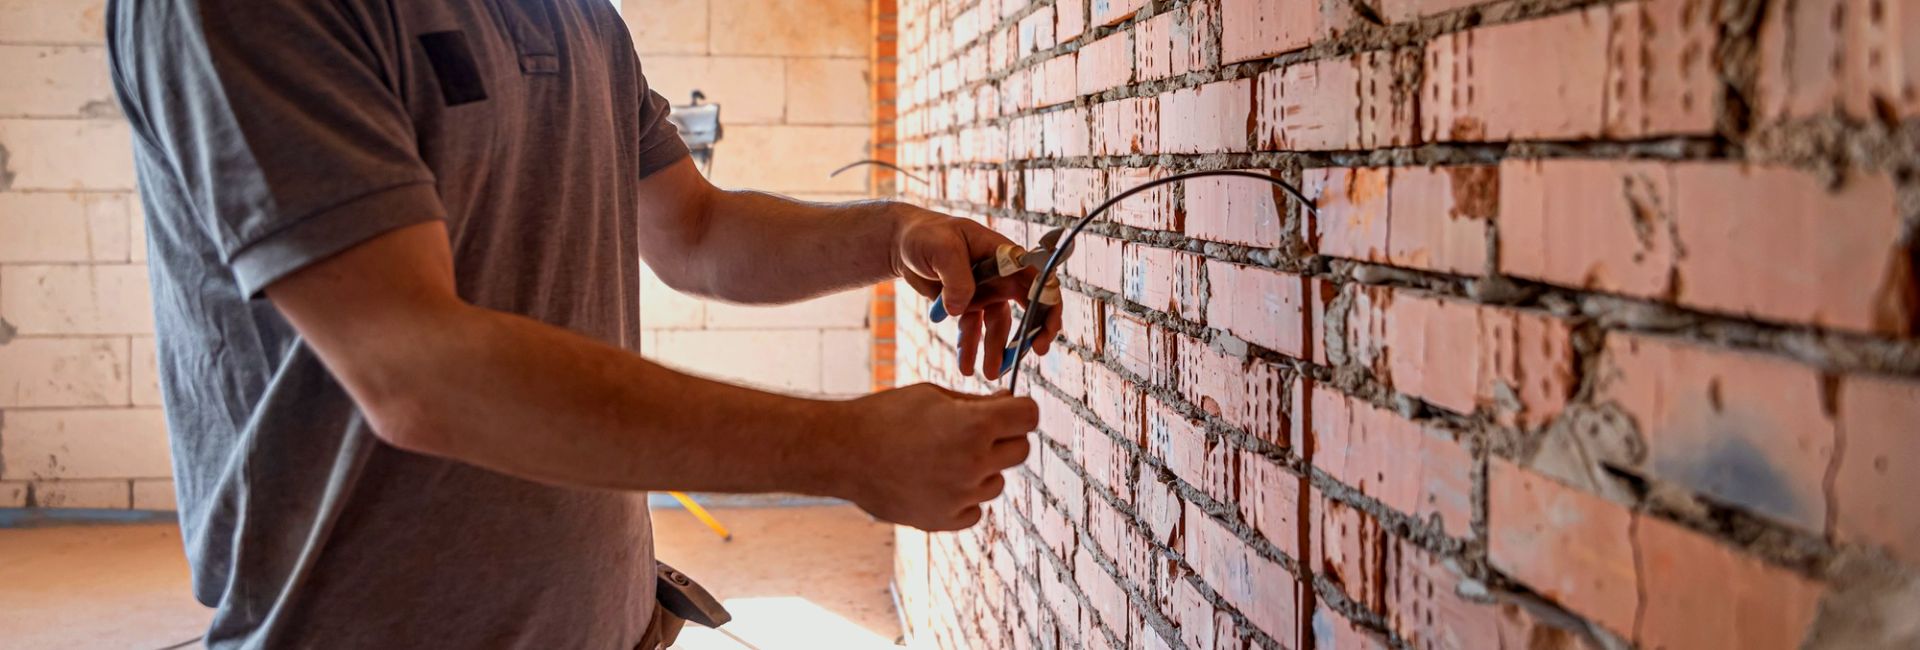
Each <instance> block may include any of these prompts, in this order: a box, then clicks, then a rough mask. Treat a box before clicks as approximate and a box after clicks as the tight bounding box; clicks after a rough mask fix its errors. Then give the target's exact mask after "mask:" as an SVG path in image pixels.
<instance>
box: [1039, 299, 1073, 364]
mask: <svg viewBox="0 0 1920 650" xmlns="http://www.w3.org/2000/svg"><path fill="white" fill-rule="evenodd" d="M1062 311H1066V310H1064V309H1061V308H1059V307H1055V308H1053V309H1049V310H1047V323H1046V325H1044V326H1042V327H1041V328H1040V336H1039V338H1035V339H1034V340H1033V353H1034V354H1041V355H1044V354H1046V353H1047V351H1048V350H1052V349H1053V340H1054V339H1056V338H1059V337H1060V312H1062Z"/></svg>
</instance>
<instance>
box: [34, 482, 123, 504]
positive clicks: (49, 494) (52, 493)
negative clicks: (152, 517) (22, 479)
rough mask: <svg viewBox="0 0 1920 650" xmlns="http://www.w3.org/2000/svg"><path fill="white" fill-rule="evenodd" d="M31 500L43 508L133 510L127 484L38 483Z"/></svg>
mask: <svg viewBox="0 0 1920 650" xmlns="http://www.w3.org/2000/svg"><path fill="white" fill-rule="evenodd" d="M33 500H34V503H35V505H38V506H39V507H42V508H99V509H111V510H125V509H127V508H130V507H133V493H132V490H130V489H129V488H128V485H127V481H124V480H121V481H37V482H35V483H34V484H33Z"/></svg>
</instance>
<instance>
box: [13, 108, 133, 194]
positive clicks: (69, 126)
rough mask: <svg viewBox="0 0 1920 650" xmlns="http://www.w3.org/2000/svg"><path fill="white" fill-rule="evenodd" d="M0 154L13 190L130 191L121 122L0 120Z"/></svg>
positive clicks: (129, 158) (128, 146) (126, 136)
mask: <svg viewBox="0 0 1920 650" xmlns="http://www.w3.org/2000/svg"><path fill="white" fill-rule="evenodd" d="M0 152H3V153H4V157H5V158H6V160H7V169H8V170H10V171H11V172H12V173H13V184H12V189H15V190H131V189H133V183H134V178H133V176H134V174H133V136H132V134H131V132H129V131H128V130H127V124H126V122H122V121H118V120H113V121H108V120H24V119H0ZM0 189H5V188H0Z"/></svg>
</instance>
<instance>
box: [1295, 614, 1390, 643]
mask: <svg viewBox="0 0 1920 650" xmlns="http://www.w3.org/2000/svg"><path fill="white" fill-rule="evenodd" d="M1313 647H1315V648H1327V649H1328V650H1387V648H1390V647H1392V646H1390V645H1388V644H1387V640H1386V638H1385V637H1382V636H1380V633H1379V632H1375V631H1372V630H1369V629H1366V628H1363V627H1360V626H1358V625H1355V624H1354V622H1353V621H1350V620H1347V617H1345V616H1341V615H1340V613H1339V612H1336V611H1333V610H1332V609H1329V608H1327V606H1326V604H1325V603H1319V604H1317V605H1316V606H1315V607H1314V608H1313Z"/></svg>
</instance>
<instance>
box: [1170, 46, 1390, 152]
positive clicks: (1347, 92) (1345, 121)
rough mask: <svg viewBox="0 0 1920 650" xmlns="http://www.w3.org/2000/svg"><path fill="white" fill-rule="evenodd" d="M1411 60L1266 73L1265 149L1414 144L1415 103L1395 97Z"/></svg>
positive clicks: (1336, 62) (1376, 56)
mask: <svg viewBox="0 0 1920 650" xmlns="http://www.w3.org/2000/svg"><path fill="white" fill-rule="evenodd" d="M1411 57H1412V54H1411V52H1407V53H1400V52H1368V53H1364V54H1356V55H1353V56H1350V57H1343V58H1338V59H1323V60H1318V61H1312V62H1307V63H1298V64H1294V65H1290V66H1287V67H1284V68H1279V69H1275V70H1271V71H1268V72H1265V73H1262V74H1261V75H1260V77H1259V92H1258V94H1259V98H1260V100H1259V103H1260V114H1259V116H1258V117H1259V127H1260V128H1259V133H1258V134H1257V135H1258V136H1259V138H1258V143H1259V147H1260V149H1261V150H1280V151H1293V150H1306V151H1326V150H1335V149H1358V148H1363V147H1386V146H1399V145H1405V144H1411V143H1412V140H1413V122H1412V119H1413V105H1412V102H1413V97H1412V96H1411V95H1409V94H1407V93H1395V92H1393V91H1392V88H1393V86H1394V83H1395V79H1394V77H1395V76H1396V75H1395V69H1396V68H1399V67H1408V68H1410V67H1411V66H1413V65H1414V64H1413V61H1412V58H1411ZM1396 96H1397V97H1396ZM1356 118H1357V119H1356ZM1163 119H1164V116H1163Z"/></svg>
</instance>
